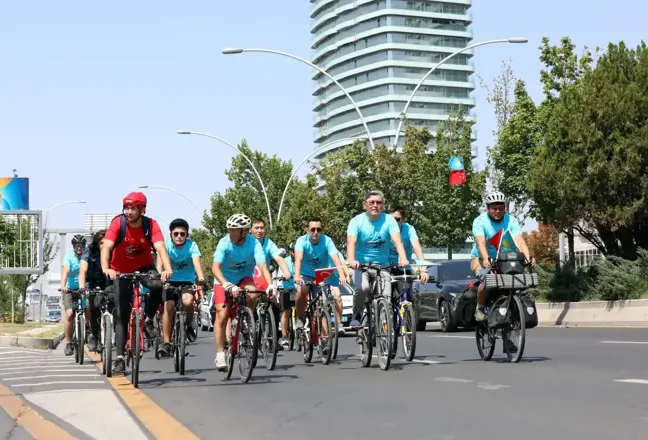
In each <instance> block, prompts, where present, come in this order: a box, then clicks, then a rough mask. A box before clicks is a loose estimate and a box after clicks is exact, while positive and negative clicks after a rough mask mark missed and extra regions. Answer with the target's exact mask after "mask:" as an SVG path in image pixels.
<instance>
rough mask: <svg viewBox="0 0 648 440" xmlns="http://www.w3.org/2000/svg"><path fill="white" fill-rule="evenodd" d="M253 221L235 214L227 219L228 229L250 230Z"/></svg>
mask: <svg viewBox="0 0 648 440" xmlns="http://www.w3.org/2000/svg"><path fill="white" fill-rule="evenodd" d="M250 226H252V219H250V217H248V216H247V215H245V214H234V215H233V216H231V217H230V218H228V219H227V229H250Z"/></svg>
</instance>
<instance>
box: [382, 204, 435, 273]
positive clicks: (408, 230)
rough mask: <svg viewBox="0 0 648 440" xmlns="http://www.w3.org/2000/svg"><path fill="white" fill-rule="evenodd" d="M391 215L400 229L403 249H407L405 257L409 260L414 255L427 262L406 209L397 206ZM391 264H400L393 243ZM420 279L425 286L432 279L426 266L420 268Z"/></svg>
mask: <svg viewBox="0 0 648 440" xmlns="http://www.w3.org/2000/svg"><path fill="white" fill-rule="evenodd" d="M389 213H390V214H391V216H392V217H394V220H396V223H398V227H399V229H400V233H401V240H403V247H404V248H405V255H406V256H407V258H409V257H411V256H412V254H414V255H416V258H417V259H418V260H419V261H425V257H424V256H423V248H422V247H421V242H420V241H419V238H418V234H417V233H416V229H414V226H412V225H410V224H409V223H407V222H406V221H405V220H406V218H405V208H404V207H402V206H397V207H395V208H393V209H392V210H391V211H390V212H389ZM389 264H398V252H396V247H395V246H394V243H393V242H391V243H390V246H389ZM395 272H397V271H394V273H395ZM402 272H404V271H401V274H402ZM419 278H420V279H421V283H423V284H425V283H427V282H428V280H429V279H430V276H429V274H428V272H427V268H426V267H425V266H421V267H420V268H419Z"/></svg>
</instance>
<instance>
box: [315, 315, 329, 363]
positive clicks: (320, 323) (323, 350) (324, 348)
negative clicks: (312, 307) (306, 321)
mask: <svg viewBox="0 0 648 440" xmlns="http://www.w3.org/2000/svg"><path fill="white" fill-rule="evenodd" d="M315 316H317V324H316V327H317V351H318V354H319V356H320V360H321V361H322V364H324V365H328V364H329V363H330V362H331V356H332V355H333V338H332V335H331V314H330V313H329V308H328V307H320V308H319V310H318V312H317V313H316V314H315ZM323 335H326V338H324V336H323ZM324 339H326V340H324Z"/></svg>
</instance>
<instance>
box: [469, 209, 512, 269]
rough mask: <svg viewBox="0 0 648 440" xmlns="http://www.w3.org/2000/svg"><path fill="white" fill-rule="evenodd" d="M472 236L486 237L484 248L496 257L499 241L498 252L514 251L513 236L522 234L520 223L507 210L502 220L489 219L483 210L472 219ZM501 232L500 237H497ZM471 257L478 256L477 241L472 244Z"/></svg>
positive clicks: (489, 254) (490, 255)
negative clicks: (498, 247)
mask: <svg viewBox="0 0 648 440" xmlns="http://www.w3.org/2000/svg"><path fill="white" fill-rule="evenodd" d="M472 233H473V237H485V238H486V250H487V251H488V256H489V257H491V258H497V245H498V244H499V242H500V241H501V243H502V244H501V247H500V252H516V251H517V245H516V244H515V241H513V237H517V236H518V235H521V234H522V228H520V223H518V221H517V220H516V219H515V217H513V216H511V215H510V214H509V213H508V212H507V213H505V214H504V217H503V218H502V221H500V222H495V221H493V220H491V218H490V217H489V216H488V213H487V212H484V213H483V214H481V215H480V216H479V217H477V218H476V219H475V221H473V228H472ZM498 234H501V235H500V237H501V238H500V237H497V235H498ZM489 240H490V241H489ZM470 256H471V257H479V250H478V249H477V242H476V241H475V244H474V245H473V249H472V252H471V253H470Z"/></svg>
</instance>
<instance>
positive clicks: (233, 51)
mask: <svg viewBox="0 0 648 440" xmlns="http://www.w3.org/2000/svg"><path fill="white" fill-rule="evenodd" d="M243 52H263V53H271V54H274V55H281V56H283V57H287V58H292V59H293V60H296V61H299V62H301V63H304V64H307V65H309V66H311V67H312V68H313V69H315V70H317V71H319V72H320V73H321V74H322V75H324V76H326V77H327V78H328V79H330V80H331V81H333V83H335V85H337V86H338V87H339V88H340V90H342V92H343V93H344V94H345V95H346V97H347V98H349V101H351V104H352V105H353V107H354V108H355V110H356V112H357V113H358V117H359V118H360V122H362V125H363V126H364V129H365V131H366V132H367V137H368V138H369V144H370V145H371V149H372V150H373V149H375V148H376V146H375V145H374V141H373V136H372V135H371V131H369V126H368V125H367V122H366V121H365V118H364V116H363V115H362V112H361V111H360V108H359V107H358V104H356V102H355V100H354V99H353V98H352V97H351V95H350V94H349V92H347V90H346V89H345V88H344V87H342V84H340V83H339V82H338V80H336V79H335V78H333V77H332V76H331V75H330V74H329V73H328V72H327V71H326V70H324V69H322V68H321V67H319V66H317V65H315V64H313V63H311V62H310V61H307V60H305V59H303V58H300V57H298V56H296V55H292V54H289V53H286V52H281V51H278V50H272V49H241V48H228V49H223V54H225V55H235V54H240V53H243Z"/></svg>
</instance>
